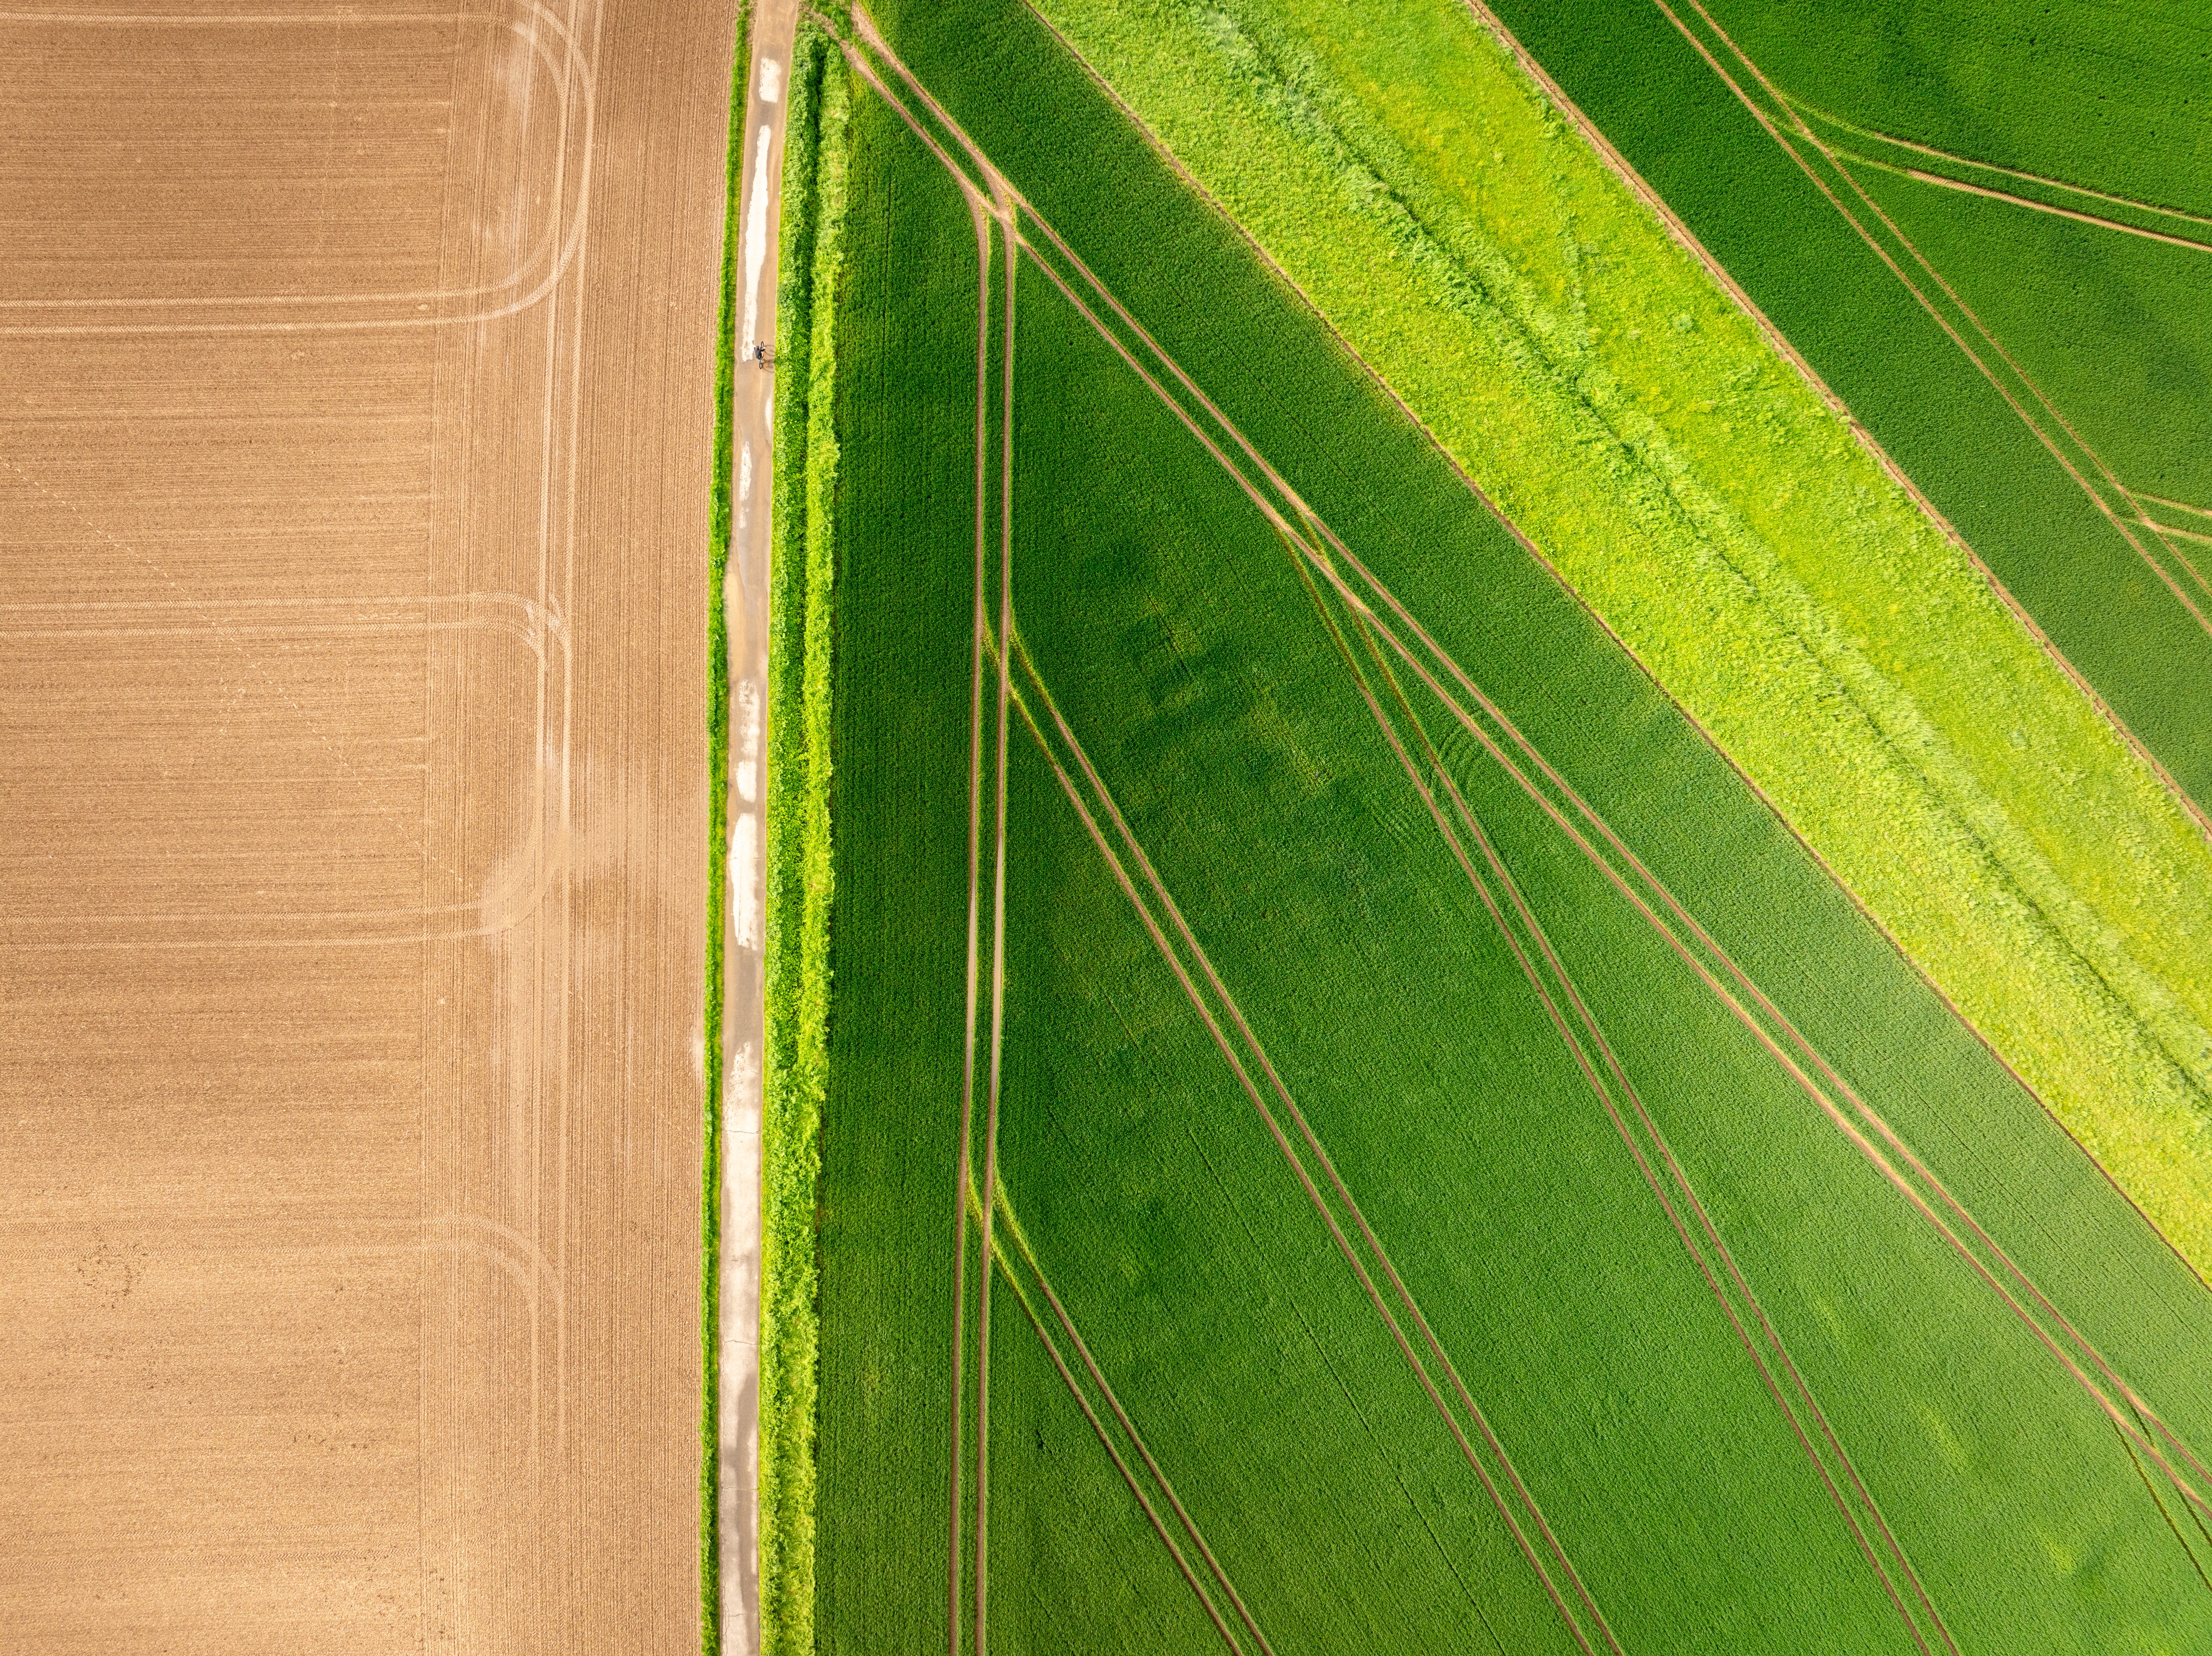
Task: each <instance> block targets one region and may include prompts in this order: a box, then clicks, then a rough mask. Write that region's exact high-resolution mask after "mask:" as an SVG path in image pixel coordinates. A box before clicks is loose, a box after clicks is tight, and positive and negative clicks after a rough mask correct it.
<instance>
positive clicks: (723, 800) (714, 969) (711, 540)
mask: <svg viewBox="0 0 2212 1656" xmlns="http://www.w3.org/2000/svg"><path fill="white" fill-rule="evenodd" d="M751 25H752V3H751V0H739V3H738V35H737V44H736V47H735V49H734V52H733V55H732V58H731V62H730V136H729V147H728V151H727V154H726V156H725V159H724V163H723V188H724V198H723V204H722V275H721V284H722V285H721V288H720V295H719V297H718V298H717V300H716V301H715V311H714V495H713V500H712V501H711V503H710V506H709V508H708V530H707V994H706V1026H705V1027H706V1034H707V1041H706V1046H707V1093H706V1097H705V1100H704V1101H703V1111H704V1120H703V1128H702V1130H703V1131H704V1134H705V1139H704V1143H703V1145H702V1156H701V1161H700V1189H699V1388H700V1390H699V1648H700V1650H701V1651H702V1653H703V1656H718V1653H720V1650H721V1648H722V1526H721V1503H720V1494H721V1479H722V1458H721V1441H722V1411H721V1389H722V1150H723V1131H724V1122H723V1119H722V1077H723V1073H724V1071H723V1064H724V1059H723V1053H722V997H723V993H724V987H723V974H724V973H725V972H726V971H727V969H728V965H727V962H726V960H725V959H724V951H723V948H722V931H723V928H724V927H725V926H726V925H727V924H728V915H729V888H730V876H729V841H730V625H729V611H728V608H727V604H728V596H727V593H726V585H727V582H728V579H729V567H730V510H731V487H732V478H731V476H730V465H731V451H732V440H733V437H734V433H733V431H732V422H733V408H732V404H733V400H734V392H735V391H736V389H737V378H736V370H737V326H738V239H739V236H740V234H741V233H740V231H739V229H738V200H739V185H740V182H741V179H742V177H743V168H744V150H745V76H746V74H747V72H748V67H749V65H750V61H751V55H752V27H751Z"/></svg>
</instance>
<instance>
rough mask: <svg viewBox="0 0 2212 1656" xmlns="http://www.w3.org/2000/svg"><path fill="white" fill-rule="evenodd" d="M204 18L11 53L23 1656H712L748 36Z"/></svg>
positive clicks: (9, 1225) (3, 1476) (7, 74)
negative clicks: (728, 290)
mask: <svg viewBox="0 0 2212 1656" xmlns="http://www.w3.org/2000/svg"><path fill="white" fill-rule="evenodd" d="M168 3H169V9H167V11H165V12H164V13H163V14H162V15H145V16H119V15H117V14H116V12H115V11H114V10H113V9H104V10H99V11H94V10H92V9H86V10H85V11H84V12H83V13H82V15H75V14H72V13H69V12H64V11H57V10H54V9H46V10H44V11H41V12H40V13H39V14H37V15H25V14H16V15H4V14H0V1328H4V1329H5V1331H6V1338H4V1339H0V1447H4V1449H5V1453H0V1512H5V1513H8V1514H9V1518H8V1520H6V1523H7V1527H8V1529H9V1532H10V1534H9V1540H8V1541H7V1542H6V1543H5V1544H4V1545H0V1557H4V1561H5V1562H4V1564H0V1647H5V1648H8V1649H20V1650H36V1651H40V1652H42V1653H52V1656H62V1653H69V1652H79V1651H83V1652H90V1651H100V1652H102V1653H113V1652H123V1651H155V1650H160V1651H178V1652H184V1651H191V1652H195V1653H198V1652H209V1653H213V1652H223V1653H228V1652H248V1651H252V1652H266V1651H278V1650H281V1651H284V1652H288V1653H305V1652H314V1651H337V1650H343V1651H345V1652H348V1653H349V1656H376V1653H383V1652H387V1651H416V1650H430V1651H447V1650H452V1651H468V1652H478V1651H516V1652H520V1651H529V1652H533V1653H534V1652H545V1651H556V1650H567V1651H590V1652H593V1653H601V1652H617V1651H619V1652H628V1651H646V1650H653V1651H660V1650H678V1649H689V1648H691V1647H694V1646H695V1644H696V1637H697V1635H696V1628H697V1614H698V1538H697V1513H698V1501H697V1493H696V1491H697V1477H698V1451H697V1443H698V1436H697V1426H698V1416H699V1381H700V1368H699V1326H698V1314H699V1301H698V1283H699V1261H698V1240H699V1228H698V1202H699V1174H700V1164H699V1157H700V1089H701V1085H702V1049H701V1045H700V1043H701V1040H702V950H703V946H704V938H703V929H702V928H703V913H704V892H703V889H702V880H703V878H704V877H705V872H706V867H707V848H706V846H705V843H704V840H705V825H706V772H705V764H704V761H705V750H704V743H703V740H702V732H703V729H704V718H705V713H704V695H705V686H706V682H707V677H706V664H705V659H704V654H703V650H704V617H703V593H704V581H705V563H706V551H707V533H708V500H709V487H708V484H709V479H708V469H709V465H710V458H711V435H712V421H713V409H712V405H711V404H712V394H713V393H712V387H713V383H714V365H713V328H714V295H715V282H716V261H717V258H718V255H719V252H720V242H719V237H720V233H721V227H722V208H721V201H720V194H721V183H722V171H723V161H724V155H723V146H724V141H725V136H726V124H725V112H726V103H725V100H726V94H727V90H728V85H729V65H730V52H731V44H732V28H733V13H734V9H735V6H734V0H615V3H611V4H605V5H595V4H594V3H592V0H556V3H554V4H551V5H550V6H540V5H536V4H532V3H528V0H490V3H489V4H487V5H485V6H484V7H483V9H478V10H474V11H470V12H466V13H455V14H450V15H429V14H428V11H426V9H422V8H419V7H414V8H412V9H403V8H401V7H398V6H392V7H390V8H388V9H379V8H375V7H369V8H362V7H361V6H359V5H358V4H357V3H356V0H347V4H346V5H345V6H344V8H343V9H340V8H338V7H336V6H329V7H322V6H313V5H307V4H304V3H301V0H289V4H288V6H287V7H285V8H283V9H271V10H270V11H269V12H264V13H257V14H253V15H246V14H243V13H233V12H229V11H226V10H223V9H217V8H215V7H210V6H197V7H195V6H191V5H190V4H189V3H186V4H184V5H179V4H177V3H176V0H168ZM602 14H604V15H602Z"/></svg>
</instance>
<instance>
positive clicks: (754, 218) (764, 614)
mask: <svg viewBox="0 0 2212 1656" xmlns="http://www.w3.org/2000/svg"><path fill="white" fill-rule="evenodd" d="M798 26H799V4H798V0H755V5H754V9H753V19H752V60H751V62H750V64H748V65H747V68H746V78H745V88H746V90H745V116H744V120H745V124H744V155H743V157H742V161H743V165H744V173H743V174H742V177H743V179H744V183H743V185H742V186H741V192H742V193H741V195H740V197H739V199H738V202H737V203H735V204H734V205H735V208H736V214H737V216H736V218H735V220H734V221H733V222H732V225H731V227H730V233H731V234H736V235H738V236H739V237H741V238H742V240H740V242H739V244H738V268H739V270H740V271H741V272H742V274H741V275H740V276H739V278H738V280H739V281H740V282H742V283H743V288H742V289H741V292H740V294H739V305H740V310H739V315H738V338H737V349H738V356H739V359H740V360H739V361H738V367H737V378H736V384H735V386H734V388H733V390H732V393H731V398H732V408H731V415H732V440H731V445H730V454H731V460H730V464H732V466H733V467H734V468H735V469H736V476H734V477H733V478H732V480H731V487H730V495H731V500H732V519H731V525H730V562H729V577H728V579H729V588H728V615H729V633H730V645H729V648H730V709H729V713H730V801H729V805H730V844H729V848H728V852H727V854H728V858H729V872H728V879H729V882H730V889H729V901H728V902H727V903H726V904H725V905H724V911H723V912H724V914H725V916H726V919H725V920H724V922H723V928H724V929H723V934H722V959H723V961H724V967H723V971H724V973H725V978H724V988H723V997H722V1028H721V1041H722V1053H723V1060H724V1062H723V1069H722V1074H723V1077H724V1082H723V1096H722V1121H723V1131H724V1132H725V1134H726V1138H727V1149H726V1153H725V1155H724V1156H723V1160H722V1189H721V1204H722V1257H721V1260H720V1271H721V1285H722V1297H721V1304H722V1324H721V1329H720V1337H719V1338H720V1346H721V1372H720V1380H719V1385H718V1392H717V1395H716V1398H715V1403H716V1408H717V1410H718V1413H717V1421H718V1437H719V1447H720V1471H719V1475H718V1487H717V1489H716V1492H715V1501H716V1508H717V1512H718V1515H719V1544H720V1556H721V1588H722V1649H723V1652H724V1653H725V1656H752V1653H753V1652H755V1651H757V1650H758V1649H759V1648H760V1547H759V1527H760V1513H759V1472H760V1265H761V1252H760V1250H761V1070H762V1058H763V1052H765V1046H764V1041H765V1029H764V1026H763V1021H762V1020H763V1014H764V1011H765V1004H764V1001H763V988H764V983H765V978H764V974H765V972H766V966H767V960H766V956H765V955H764V954H763V931H762V924H761V922H762V917H763V914H764V913H765V912H766V905H767V901H768V887H767V877H768V870H767V867H766V864H765V859H764V858H763V855H762V851H763V845H764V838H763V833H762V811H763V804H764V803H765V798H764V795H765V786H766V782H767V776H766V769H767V767H766V762H765V761H766V758H767V754H768V591H769V466H770V462H771V459H772V448H773V445H774V440H775V367H774V365H773V364H768V363H763V364H760V365H755V364H754V363H752V362H751V361H750V360H747V359H749V357H750V352H751V350H752V348H753V346H754V345H755V343H759V342H772V341H773V340H774V339H775V284H776V240H777V229H778V227H779V225H780V224H781V221H782V215H783V122H784V110H785V89H786V87H787V82H789V79H790V75H791V47H792V39H793V34H794V33H795V32H796V30H797V28H798Z"/></svg>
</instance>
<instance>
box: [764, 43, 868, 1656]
mask: <svg viewBox="0 0 2212 1656" xmlns="http://www.w3.org/2000/svg"><path fill="white" fill-rule="evenodd" d="M788 96H789V98H790V103H789V106H788V110H787V116H786V122H785V129H784V130H785V139H784V143H785V149H784V196H783V218H782V222H781V227H780V229H779V233H778V234H779V246H778V248H777V260H778V264H777V282H776V357H777V361H778V362H779V364H780V365H781V378H780V380H779V385H778V394H777V397H776V408H775V452H776V453H777V454H778V455H780V456H783V457H787V458H786V459H785V460H784V462H783V463H781V464H778V465H777V466H776V468H775V485H774V489H775V493H774V501H773V508H772V509H773V513H774V516H773V519H772V536H773V539H772V543H771V551H770V563H769V688H768V700H769V710H768V713H769V716H768V778H767V789H766V798H767V801H768V809H767V812H766V818H767V822H766V826H767V834H766V848H765V855H766V873H767V891H768V895H767V903H766V912H765V913H764V915H763V922H764V933H763V949H764V954H765V965H766V975H765V983H764V986H763V993H764V996H765V1002H764V1011H765V1016H766V1024H765V1028H764V1031H763V1071H762V1088H761V1099H762V1116H763V1121H762V1145H763V1150H762V1153H763V1174H762V1185H761V1213H762V1222H761V1344H760V1375H761V1380H760V1513H761V1560H760V1565H761V1570H760V1577H761V1589H760V1591H761V1623H762V1639H763V1649H764V1650H767V1651H771V1652H781V1651H810V1650H811V1649H813V1647H814V1636H813V1623H812V1615H813V1603H814V1581H813V1567H814V1545H813V1532H814V1503H815V1465H814V1463H815V1447H814V1437H815V1418H816V1415H815V1411H816V1406H817V1398H816V1376H817V1362H816V1352H817V1344H818V1341H819V1325H818V1321H817V1317H818V1309H819V1307H818V1300H819V1293H820V1289H819V1271H818V1268H817V1259H816V1253H815V1247H816V1240H815V1215H816V1204H817V1180H818V1174H819V1168H820V1149H819V1136H820V1125H821V1115H822V1105H823V1095H824V1090H825V1085H826V1080H827V1074H828V1056H827V1053H826V1051H825V1046H824V1043H825V1041H826V1040H827V1038H828V1028H829V907H830V897H831V893H832V889H833V879H834V875H833V870H832V868H831V864H830V843H831V841H830V827H829V800H830V769H831V745H830V731H829V709H830V684H831V673H832V671H833V670H834V662H833V652H832V648H831V640H830V606H831V604H832V602H833V595H834V592H835V586H834V580H833V576H834V568H835V557H834V549H835V545H836V491H837V486H838V444H837V437H836V424H835V419H834V409H835V398H836V388H837V331H838V330H837V306H836V293H837V290H838V288H839V284H840V283H841V282H842V279H843V268H844V222H845V215H846V179H847V161H848V156H847V138H848V127H849V123H850V117H851V108H852V105H851V97H850V91H849V88H848V83H847V80H846V75H845V69H844V64H843V62H842V59H841V58H839V57H838V55H837V52H836V49H835V47H834V45H831V44H830V42H829V40H828V39H827V37H825V36H824V35H823V34H822V33H821V32H820V31H819V30H818V29H817V28H816V27H812V26H811V24H809V23H807V22H805V21H802V22H801V25H800V27H799V34H798V39H797V44H796V45H795V46H794V47H793V57H792V69H791V81H790V91H789V94H788ZM794 462H795V463H794Z"/></svg>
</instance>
